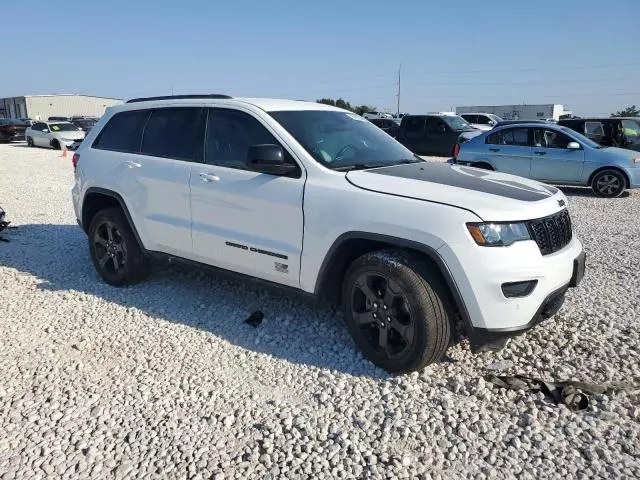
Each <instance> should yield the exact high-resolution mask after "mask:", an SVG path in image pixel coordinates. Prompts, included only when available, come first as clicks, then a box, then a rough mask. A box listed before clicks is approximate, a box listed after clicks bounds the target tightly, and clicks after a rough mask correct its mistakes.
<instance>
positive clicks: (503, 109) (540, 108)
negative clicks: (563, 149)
mask: <svg viewBox="0 0 640 480" xmlns="http://www.w3.org/2000/svg"><path fill="white" fill-rule="evenodd" d="M456 113H457V114H458V115H460V114H461V113H493V114H494V115H498V116H499V117H502V118H503V119H504V120H543V119H545V118H553V119H554V120H559V119H560V115H564V114H566V113H571V112H568V111H566V110H565V109H564V105H557V104H553V103H548V104H542V105H526V104H520V105H482V106H474V107H456Z"/></svg>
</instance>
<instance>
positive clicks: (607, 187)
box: [591, 169, 627, 198]
mask: <svg viewBox="0 0 640 480" xmlns="http://www.w3.org/2000/svg"><path fill="white" fill-rule="evenodd" d="M626 185H627V181H626V179H625V177H624V175H623V174H622V173H621V172H620V171H618V170H614V169H606V170H602V171H600V172H598V173H596V174H595V175H594V177H593V179H592V180H591V189H592V190H593V192H594V193H595V194H596V195H598V196H599V197H605V198H615V197H619V196H620V195H622V192H624V189H625V188H626Z"/></svg>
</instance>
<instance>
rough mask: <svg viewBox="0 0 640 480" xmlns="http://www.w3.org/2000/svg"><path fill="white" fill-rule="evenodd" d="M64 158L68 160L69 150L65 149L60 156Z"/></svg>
mask: <svg viewBox="0 0 640 480" xmlns="http://www.w3.org/2000/svg"><path fill="white" fill-rule="evenodd" d="M60 156H61V157H62V158H67V149H66V148H64V149H62V155H60Z"/></svg>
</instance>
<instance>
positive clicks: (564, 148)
mask: <svg viewBox="0 0 640 480" xmlns="http://www.w3.org/2000/svg"><path fill="white" fill-rule="evenodd" d="M456 151H457V152H456V155H454V161H453V163H454V164H457V165H468V166H472V167H478V168H484V169H486V170H495V171H498V172H505V173H512V174H514V175H519V176H521V177H527V178H531V179H534V180H538V181H542V182H546V183H553V184H559V185H578V186H590V187H591V188H592V189H593V191H594V192H595V194H596V195H599V196H602V197H617V196H619V195H620V194H621V193H622V192H624V190H625V189H627V188H640V154H638V153H636V152H633V151H631V150H625V149H622V148H614V147H610V148H605V147H602V146H601V145H599V144H597V143H596V142H594V141H593V140H590V139H589V138H587V137H585V136H584V135H581V134H579V133H578V132H575V131H573V130H571V129H569V128H567V127H563V126H559V125H555V124H552V123H549V124H546V125H541V124H540V123H523V124H519V125H509V126H505V127H499V128H495V129H493V130H491V131H489V132H485V133H483V134H481V135H478V136H477V137H475V138H472V139H470V140H468V141H466V142H464V143H462V144H460V145H459V146H458V147H456Z"/></svg>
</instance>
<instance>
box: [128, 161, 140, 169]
mask: <svg viewBox="0 0 640 480" xmlns="http://www.w3.org/2000/svg"><path fill="white" fill-rule="evenodd" d="M124 164H125V165H126V166H127V167H129V168H140V167H141V166H142V164H141V163H138V162H132V161H131V160H127V161H126V162H124Z"/></svg>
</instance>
